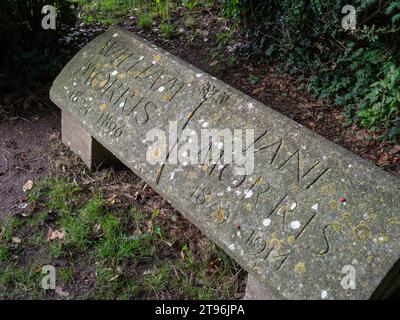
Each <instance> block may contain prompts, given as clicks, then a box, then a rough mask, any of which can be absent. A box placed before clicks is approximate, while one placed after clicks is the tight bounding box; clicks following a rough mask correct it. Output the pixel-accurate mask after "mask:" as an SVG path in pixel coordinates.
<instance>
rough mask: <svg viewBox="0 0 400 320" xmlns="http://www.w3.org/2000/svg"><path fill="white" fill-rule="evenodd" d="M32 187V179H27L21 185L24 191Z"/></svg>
mask: <svg viewBox="0 0 400 320" xmlns="http://www.w3.org/2000/svg"><path fill="white" fill-rule="evenodd" d="M32 188H33V181H32V180H28V181H27V182H26V183H25V184H24V185H23V187H22V190H23V191H24V192H27V191H29V190H32Z"/></svg>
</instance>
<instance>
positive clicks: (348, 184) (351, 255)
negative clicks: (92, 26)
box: [50, 27, 400, 299]
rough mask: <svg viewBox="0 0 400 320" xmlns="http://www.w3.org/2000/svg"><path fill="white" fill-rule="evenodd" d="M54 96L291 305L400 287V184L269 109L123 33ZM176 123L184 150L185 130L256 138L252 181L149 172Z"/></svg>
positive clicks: (161, 168)
mask: <svg viewBox="0 0 400 320" xmlns="http://www.w3.org/2000/svg"><path fill="white" fill-rule="evenodd" d="M50 94H51V99H52V100H53V101H54V102H55V103H56V104H57V105H58V106H59V107H60V108H61V109H62V110H63V112H68V113H70V114H71V115H72V116H73V117H74V118H75V119H76V120H77V121H78V122H79V124H80V126H81V127H82V128H83V129H84V130H85V131H86V132H87V133H88V134H89V135H90V136H91V137H93V138H94V139H96V140H97V141H98V142H99V143H100V144H102V145H103V146H104V147H105V148H107V149H108V150H109V151H110V152H112V153H113V154H114V155H115V156H116V157H117V158H118V159H119V160H121V161H122V162H123V163H124V164H125V165H126V166H128V167H129V168H130V169H131V170H133V171H134V172H135V173H136V174H137V175H139V176H140V177H141V178H142V179H143V180H145V181H146V182H148V183H149V184H150V185H151V186H152V187H153V188H154V189H155V190H156V191H157V192H158V193H159V194H160V195H162V196H163V197H164V198H165V199H166V200H168V201H169V202H170V203H171V204H172V205H173V206H174V207H175V208H176V209H178V210H179V211H180V212H181V213H182V214H184V215H185V216H186V217H187V218H188V219H189V220H190V221H192V222H193V223H194V224H195V225H196V226H197V227H199V228H200V229H201V230H202V231H203V232H204V233H205V234H206V235H207V236H208V237H209V238H210V239H212V240H213V241H215V242H216V243H217V244H218V245H219V246H220V247H222V248H223V249H224V250H225V251H226V252H227V253H228V254H229V255H230V256H232V257H233V258H234V259H235V260H236V261H238V262H239V263H240V264H241V265H242V266H243V267H244V268H245V269H246V270H247V271H248V272H249V273H251V275H252V281H253V282H254V281H255V280H254V279H257V281H260V282H261V283H266V284H267V285H268V287H269V288H271V289H273V290H274V291H276V292H277V294H279V295H280V296H281V297H282V298H286V299H368V298H371V297H379V296H380V295H382V293H383V292H384V290H385V289H386V288H387V287H388V286H390V284H391V283H393V281H392V278H394V277H395V276H396V274H397V267H395V264H396V262H397V261H398V259H399V253H400V210H399V195H400V184H399V180H398V179H397V178H395V177H393V176H391V175H390V174H388V173H386V172H384V171H382V170H380V169H378V168H376V167H375V166H373V165H371V164H370V163H368V162H367V161H365V160H363V159H361V158H359V157H358V156H355V155H354V154H352V153H350V152H349V151H347V150H345V149H343V148H341V147H339V146H337V145H335V144H334V143H332V142H330V141H328V140H326V139H325V138H323V137H321V136H319V135H317V134H315V133H313V132H312V131H310V130H308V129H307V128H305V127H303V126H302V125H300V124H298V123H296V122H294V121H293V120H291V119H289V118H287V117H285V116H283V115H282V114H280V113H278V112H277V111H274V110H273V109H271V108H269V107H268V106H265V105H263V104H261V103H260V102H257V101H256V100H254V99H252V98H250V97H248V96H246V95H245V94H243V93H241V92H239V91H237V90H235V89H233V88H232V87H230V86H228V85H227V84H225V83H223V82H221V81H219V80H217V79H215V78H213V77H211V76H210V75H207V74H205V73H204V72H202V71H200V70H198V69H196V68H195V67H193V66H191V65H189V64H187V63H185V62H183V61H182V60H180V59H178V58H176V57H174V56H172V55H171V54H169V53H168V52H166V51H164V50H162V49H160V48H158V47H157V46H155V45H153V44H150V43H148V42H146V41H145V40H142V39H140V38H139V37H137V36H135V35H134V34H132V33H129V32H127V31H124V30H122V29H120V28H115V27H113V28H110V29H109V30H108V31H107V32H105V33H104V34H102V35H100V36H98V37H97V38H96V39H94V40H93V41H92V42H90V43H89V44H88V45H87V46H85V47H84V48H83V49H82V50H81V51H80V52H79V53H78V54H77V55H76V56H75V57H74V58H73V59H72V60H71V61H70V62H69V63H68V64H67V66H66V67H65V68H64V70H63V71H62V72H61V74H60V75H59V76H58V78H57V79H56V80H55V82H54V84H53V87H52V88H51V92H50ZM171 123H175V124H176V125H177V130H176V136H177V137H178V138H179V137H180V135H181V134H182V133H183V130H184V129H193V130H194V131H195V132H199V131H200V130H201V129H203V128H207V127H208V128H214V129H218V130H224V129H232V130H234V129H243V130H245V129H253V130H254V132H255V140H254V144H253V147H254V171H253V173H251V174H248V175H244V176H239V175H238V176H235V171H234V170H233V166H232V165H229V164H228V165H222V166H220V165H209V166H208V165H201V164H199V165H192V164H187V163H180V164H169V163H166V164H158V165H152V164H150V163H149V161H147V160H146V155H147V153H148V150H149V146H150V145H151V144H152V143H153V142H149V141H147V139H146V135H147V133H148V132H149V130H152V129H155V128H156V129H160V130H164V131H165V132H168V131H169V130H168V129H169V128H170V126H171ZM199 136H200V133H199ZM180 143H181V142H180ZM175 147H180V145H176V144H173V143H172V145H171V144H170V145H168V147H167V153H168V157H169V156H172V153H173V150H175V149H174V148H175ZM178 150H179V148H178ZM150 156H152V157H154V158H157V157H159V156H160V155H159V152H158V153H157V152H153V154H151V155H150ZM353 276H354V283H353V282H351V281H350V280H351V279H352V277H353ZM349 284H350V285H349ZM354 286H355V288H354Z"/></svg>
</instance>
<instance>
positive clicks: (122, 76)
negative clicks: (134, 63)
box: [118, 72, 126, 80]
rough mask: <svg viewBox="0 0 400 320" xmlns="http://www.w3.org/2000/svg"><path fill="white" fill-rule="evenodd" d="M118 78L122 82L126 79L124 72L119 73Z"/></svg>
mask: <svg viewBox="0 0 400 320" xmlns="http://www.w3.org/2000/svg"><path fill="white" fill-rule="evenodd" d="M118 78H120V79H121V80H124V79H125V78H126V72H121V73H120V74H119V75H118Z"/></svg>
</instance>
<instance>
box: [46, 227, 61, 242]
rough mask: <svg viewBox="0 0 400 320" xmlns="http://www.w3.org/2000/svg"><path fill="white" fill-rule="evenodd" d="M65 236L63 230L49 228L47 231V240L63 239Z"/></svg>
mask: <svg viewBox="0 0 400 320" xmlns="http://www.w3.org/2000/svg"><path fill="white" fill-rule="evenodd" d="M64 237H65V232H64V231H63V230H55V231H53V230H52V229H49V232H48V233H47V241H53V240H55V239H58V240H62V239H64Z"/></svg>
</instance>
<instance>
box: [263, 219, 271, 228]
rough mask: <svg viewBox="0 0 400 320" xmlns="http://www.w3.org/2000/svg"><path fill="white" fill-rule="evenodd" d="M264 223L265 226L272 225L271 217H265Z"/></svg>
mask: <svg viewBox="0 0 400 320" xmlns="http://www.w3.org/2000/svg"><path fill="white" fill-rule="evenodd" d="M262 224H263V226H264V227H269V226H270V225H271V219H268V218H267V219H264V220H263V222H262Z"/></svg>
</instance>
